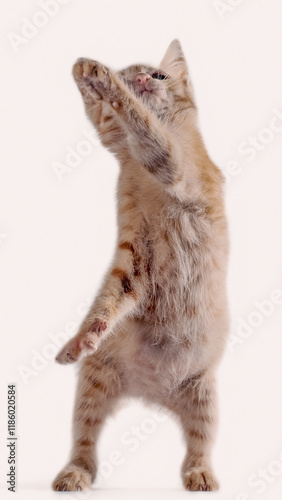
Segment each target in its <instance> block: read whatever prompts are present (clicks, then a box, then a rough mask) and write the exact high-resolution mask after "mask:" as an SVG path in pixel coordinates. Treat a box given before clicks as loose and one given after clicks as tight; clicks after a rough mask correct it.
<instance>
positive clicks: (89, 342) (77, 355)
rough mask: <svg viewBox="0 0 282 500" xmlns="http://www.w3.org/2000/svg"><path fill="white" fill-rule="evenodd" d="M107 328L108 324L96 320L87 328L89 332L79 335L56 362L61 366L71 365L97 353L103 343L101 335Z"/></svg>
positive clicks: (59, 355) (64, 349) (68, 344)
mask: <svg viewBox="0 0 282 500" xmlns="http://www.w3.org/2000/svg"><path fill="white" fill-rule="evenodd" d="M106 328H107V323H106V322H105V321H102V320H100V319H95V320H94V321H93V323H92V324H91V325H89V327H88V328H87V331H84V332H83V333H79V334H78V335H77V336H76V337H74V338H73V339H71V340H70V341H69V342H67V344H66V345H65V346H64V347H63V348H62V349H61V351H60V352H59V354H58V355H57V357H56V361H57V362H58V363H60V364H63V365H65V364H69V363H75V362H76V361H79V360H80V359H82V358H83V357H85V356H89V355H90V354H93V352H95V351H97V349H98V347H99V344H100V342H101V338H100V335H101V333H102V332H103V331H105V330H106Z"/></svg>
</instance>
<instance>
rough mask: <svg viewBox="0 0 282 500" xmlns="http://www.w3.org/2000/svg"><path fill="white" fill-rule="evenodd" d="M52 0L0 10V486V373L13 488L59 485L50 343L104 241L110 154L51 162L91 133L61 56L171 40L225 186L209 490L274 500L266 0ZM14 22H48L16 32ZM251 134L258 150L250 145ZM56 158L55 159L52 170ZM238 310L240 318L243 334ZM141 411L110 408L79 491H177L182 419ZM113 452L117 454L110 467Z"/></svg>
mask: <svg viewBox="0 0 282 500" xmlns="http://www.w3.org/2000/svg"><path fill="white" fill-rule="evenodd" d="M42 1H43V2H44V0H42ZM61 3H63V2H61ZM220 5H221V9H220ZM57 6H58V7H57V10H58V12H56V13H55V15H54V17H51V16H50V15H49V16H47V18H46V16H45V18H44V16H43V17H42V15H40V14H38V12H40V11H41V12H42V8H41V7H40V2H39V1H38V0H29V1H25V2H20V1H17V2H16V1H13V2H2V6H1V15H0V25H1V41H2V45H1V66H0V68H1V71H2V77H1V87H2V88H1V121H2V128H3V130H2V134H1V149H0V151H1V156H2V160H1V183H0V186H1V208H0V256H1V324H0V328H1V330H0V331H1V341H2V342H1V343H2V349H1V370H2V374H1V393H0V401H1V403H0V412H1V413H0V418H1V432H0V436H1V438H0V459H1V471H0V481H1V484H2V486H3V490H2V491H1V498H4V497H5V498H6V495H7V497H9V496H10V495H11V493H9V492H7V486H6V474H7V472H8V468H7V465H6V464H7V455H8V454H7V448H6V443H7V441H6V437H7V423H6V421H7V417H6V406H7V403H6V391H7V384H8V383H15V384H16V385H17V394H18V407H17V418H18V426H17V435H18V443H17V444H18V447H17V453H18V464H17V470H18V477H17V480H18V488H17V495H18V498H20V499H33V498H36V499H37V498H51V497H52V498H55V497H56V498H57V496H56V495H57V494H56V493H53V492H52V491H51V489H50V484H51V481H52V480H53V478H54V476H55V475H56V474H57V472H58V471H59V470H60V469H61V468H62V466H63V465H64V464H65V463H66V461H67V458H68V454H69V451H70V444H71V418H72V406H73V399H74V391H75V382H76V368H75V367H73V366H69V367H64V366H59V365H56V364H55V363H54V361H53V358H54V355H55V352H56V351H57V350H58V349H57V348H56V347H55V344H54V338H57V339H59V340H57V342H58V343H60V338H59V334H60V333H61V335H65V336H66V335H67V333H64V332H65V329H66V325H67V328H70V327H71V325H70V324H69V323H76V324H78V323H79V321H81V319H82V317H83V309H85V304H86V303H87V301H88V300H89V299H92V298H93V297H94V295H95V291H96V290H97V288H98V286H99V283H100V280H101V278H102V276H103V273H104V271H105V270H106V268H107V266H108V265H109V262H110V259H111V256H112V253H113V249H114V244H115V235H116V222H115V185H116V179H117V173H118V165H117V164H116V161H115V159H114V158H113V157H112V156H111V155H110V154H109V153H108V152H107V151H106V150H104V149H103V147H102V146H100V145H97V144H96V143H95V145H93V146H92V147H90V149H88V152H87V151H86V150H85V149H84V150H83V152H84V153H85V151H86V153H88V154H87V155H85V156H84V157H80V163H79V157H77V158H78V159H77V163H79V164H78V165H77V166H76V167H74V168H72V169H70V168H69V166H68V165H67V162H66V154H67V148H74V149H77V148H78V149H79V148H80V151H81V145H80V141H82V140H83V139H84V140H85V137H84V135H83V131H85V130H86V131H89V130H91V125H90V123H89V122H88V121H87V119H86V117H85V115H84V111H83V106H82V103H81V98H80V95H79V93H78V91H77V88H76V86H75V84H74V82H73V80H72V77H71V67H72V64H73V63H74V61H75V60H76V58H77V57H79V56H86V57H92V58H94V59H98V60H100V61H102V62H103V63H105V64H107V65H110V66H112V67H113V68H121V67H123V66H127V65H129V64H131V63H136V62H148V63H152V64H155V65H156V66H157V65H158V63H159V61H160V60H161V58H162V56H163V53H164V51H165V50H166V48H167V46H168V44H169V43H170V41H171V40H172V39H173V38H175V37H177V38H179V39H180V40H181V42H182V45H183V48H184V51H185V54H186V56H187V60H188V63H189V66H190V70H191V75H192V79H193V83H194V87H195V91H196V98H197V103H198V107H199V119H200V128H201V131H202V133H203V136H204V139H205V142H206V145H207V148H208V151H209V153H210V155H211V157H212V159H213V160H214V161H215V162H216V163H217V164H218V165H219V166H220V168H222V170H224V171H225V172H226V171H227V170H228V169H229V172H230V169H231V168H233V170H232V175H231V176H230V175H229V182H228V183H227V187H226V201H227V212H228V218H229V223H230V235H231V245H232V251H231V258H230V268H229V269H230V272H229V277H228V289H229V297H230V309H231V317H232V322H231V329H230V334H231V335H233V343H232V342H231V343H230V342H229V347H228V348H227V350H226V353H225V356H224V359H223V362H222V364H221V366H220V369H219V372H218V380H219V397H220V425H219V431H218V436H217V441H216V446H215V448H214V455H213V457H214V468H215V471H216V474H217V476H218V478H219V480H220V483H221V490H220V491H219V492H218V493H215V494H214V495H213V498H216V499H224V500H258V499H260V498H261V499H267V500H272V499H273V500H274V499H275V500H276V499H278V498H280V496H281V492H282V432H281V421H282V404H281V389H282V384H281V379H282V378H281V377H282V363H281V348H282V341H281V319H282V305H281V297H280V303H277V304H273V305H272V306H271V305H269V303H268V305H265V307H266V309H265V312H264V313H262V312H258V308H257V307H258V304H256V305H255V303H254V302H255V301H258V302H259V303H261V302H262V301H264V300H268V299H269V298H270V296H271V294H273V292H274V291H275V290H282V265H281V255H282V234H281V213H282V212H281V209H282V196H281V191H282V171H281V169H282V161H281V153H282V141H281V138H282V131H281V129H282V94H281V89H282V65H281V61H282V30H281V21H282V4H281V0H243V1H242V0H241V1H240V0H222V1H219V2H214V1H212V0H173V1H168V0H162V1H160V0H158V1H156V0H142V1H141V2H132V1H130V0H119V1H114V0H103V1H100V0H95V1H91V0H84V1H83V2H82V1H80V2H79V1H78V0H70V1H68V2H67V1H65V5H60V6H59V4H57ZM224 6H225V8H224ZM227 7H228V10H227ZM23 18H26V19H25V20H23ZM26 20H28V21H29V22H31V23H33V22H35V23H37V24H38V23H39V24H40V23H42V24H44V23H45V25H44V26H41V27H40V28H37V31H36V30H34V31H33V32H31V31H29V36H30V38H23V39H20V38H18V39H17V41H18V44H17V43H16V42H15V39H16V37H15V35H17V36H22V35H21V33H22V30H23V26H24V24H25V23H26ZM33 26H34V24H33ZM29 29H31V28H29ZM11 33H14V35H11ZM26 34H27V33H26V32H25V35H26ZM11 40H13V42H12V41H11ZM275 110H276V111H275ZM279 112H280V113H281V118H275V116H276V114H275V113H279ZM271 127H272V128H273V127H274V128H275V132H271ZM265 129H267V130H265ZM278 129H280V130H278ZM252 137H256V138H257V141H258V142H257V146H256V147H254V146H251V148H252V149H251V151H248V150H247V148H250V146H248V142H249V141H252V140H253V139H252ZM242 143H244V144H242ZM82 147H83V146H82ZM84 147H87V146H85V144H84ZM258 149H259V150H258ZM232 161H233V162H234V163H232V164H231V163H230V162H232ZM54 162H59V163H61V164H64V165H65V167H67V168H68V171H66V172H65V173H64V174H63V175H61V180H59V178H58V175H57V174H56V172H55V170H54ZM67 168H66V170H67ZM274 295H275V297H276V298H277V297H278V296H279V292H275V293H274ZM278 298H279V297H278ZM255 311H256V313H255ZM265 313H267V315H266V314H265ZM239 318H241V319H240V320H239ZM242 321H245V322H247V323H249V326H248V325H247V323H244V327H241V330H240V328H239V326H238V325H239V324H242ZM240 322H241V323H240ZM246 325H247V326H246ZM252 325H253V326H252ZM254 325H255V326H254ZM68 332H69V335H70V330H68ZM50 334H53V335H55V337H53V340H51V338H50ZM243 336H245V337H247V338H244V339H243V338H242V337H243ZM234 339H235V340H234ZM61 343H62V337H61ZM47 358H49V359H47ZM28 370H30V371H28ZM152 412H153V410H152V408H145V407H144V406H143V405H142V404H141V403H139V402H129V403H128V405H127V406H126V407H125V408H123V409H122V410H121V411H120V413H119V414H118V415H117V416H116V417H115V418H114V419H111V421H110V422H109V424H108V425H107V427H106V429H105V432H104V433H103V435H102V437H101V441H100V447H99V456H100V463H101V464H102V466H103V467H102V469H101V471H102V472H101V471H100V472H101V474H102V476H101V478H102V479H101V480H100V484H99V489H98V490H97V491H95V492H92V493H91V494H90V496H92V495H96V498H103V499H104V498H106V499H108V498H117V497H118V498H125V499H127V498H130V499H137V498H144V495H146V497H148V498H150V499H151V498H152V499H156V498H165V499H166V498H169V499H170V498H172V496H173V498H176V497H180V496H182V497H184V495H185V496H187V495H189V493H186V492H184V490H182V485H181V481H180V474H179V469H180V464H181V461H182V459H183V456H184V452H185V449H184V444H183V442H182V436H181V432H180V430H179V428H178V426H177V425H176V423H175V422H174V421H173V420H172V419H171V418H170V417H168V416H166V418H165V419H164V421H163V422H158V423H156V420H155V418H156V416H154V415H153V413H152ZM161 415H163V414H161ZM157 418H158V419H159V417H157ZM134 426H141V429H143V430H142V432H143V434H142V435H143V439H144V440H143V441H141V440H139V442H137V444H136V447H137V448H138V449H136V450H135V451H132V445H131V446H130V445H128V444H125V442H124V440H123V439H124V433H127V434H126V436H129V435H130V433H131V432H132V428H133V427H134ZM115 450H118V451H119V452H120V457H119V462H120V465H114V466H113V465H110V460H111V459H112V452H113V451H115ZM121 462H122V463H121ZM260 474H262V475H264V479H260V482H259V481H258V477H259V475H260ZM265 474H267V475H265ZM106 476H107V477H106ZM250 478H252V483H250ZM142 489H145V490H146V492H145V493H144V491H143V492H142ZM190 495H192V494H190ZM201 495H208V494H205V493H202V494H201V493H199V496H201ZM69 496H70V498H80V497H81V495H77V494H70V495H69ZM83 498H84V497H83ZM87 498H88V496H87Z"/></svg>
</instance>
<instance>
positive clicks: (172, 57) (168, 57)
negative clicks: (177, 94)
mask: <svg viewBox="0 0 282 500" xmlns="http://www.w3.org/2000/svg"><path fill="white" fill-rule="evenodd" d="M160 69H163V70H164V71H165V72H166V73H168V75H170V76H171V77H172V78H173V79H174V80H176V82H178V86H180V88H181V89H182V90H181V93H183V92H184V95H186V96H187V93H188V96H189V99H190V100H191V102H192V103H193V105H195V100H194V91H193V86H192V82H191V79H190V75H189V71H188V66H187V63H186V59H185V56H184V52H183V50H182V47H181V45H180V42H179V40H177V39H175V40H173V41H172V42H171V44H170V45H169V46H168V49H167V51H166V53H165V55H164V57H163V59H162V62H161V64H160Z"/></svg>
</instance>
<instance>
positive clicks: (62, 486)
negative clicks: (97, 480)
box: [52, 464, 92, 491]
mask: <svg viewBox="0 0 282 500" xmlns="http://www.w3.org/2000/svg"><path fill="white" fill-rule="evenodd" d="M91 482H92V481H91V475H90V472H88V471H87V470H85V469H82V468H80V467H77V466H76V465H73V464H71V465H68V466H67V467H65V468H64V469H63V470H62V471H61V472H60V473H59V474H58V476H57V477H56V479H55V481H54V482H53V484H52V488H53V490H55V491H81V490H87V489H89V488H90V486H91Z"/></svg>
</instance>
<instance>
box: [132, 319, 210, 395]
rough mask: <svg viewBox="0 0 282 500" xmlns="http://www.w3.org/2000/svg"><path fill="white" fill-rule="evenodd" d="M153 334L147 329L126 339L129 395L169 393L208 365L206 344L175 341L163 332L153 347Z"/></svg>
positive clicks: (136, 332)
mask: <svg viewBox="0 0 282 500" xmlns="http://www.w3.org/2000/svg"><path fill="white" fill-rule="evenodd" d="M135 326H136V325H135ZM137 330H138V325H137ZM155 333H156V332H154V334H153V332H150V330H148V331H147V333H146V335H145V336H143V335H142V334H141V335H140V332H138V331H136V330H135V332H132V333H131V335H130V336H127V342H126V347H125V348H126V351H125V355H126V357H125V358H124V361H125V364H126V371H127V380H128V387H129V392H130V393H131V394H132V395H135V396H136V395H140V396H141V395H146V394H147V395H148V396H149V395H150V394H152V395H155V394H156V393H159V394H166V393H169V392H171V391H173V390H174V389H175V388H176V387H177V386H178V385H179V384H181V382H182V381H183V380H185V379H187V378H189V377H191V376H193V375H195V374H197V373H199V372H201V371H203V370H204V369H206V368H207V367H208V365H209V362H210V353H209V350H208V349H209V348H208V346H207V345H205V344H201V343H200V342H196V341H195V342H194V343H193V342H191V341H186V342H185V340H182V341H181V342H177V339H170V338H169V336H167V337H166V335H165V334H164V331H163V330H162V340H160V342H159V343H158V344H155V345H154V343H153V342H154V341H153V339H154V337H155Z"/></svg>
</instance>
